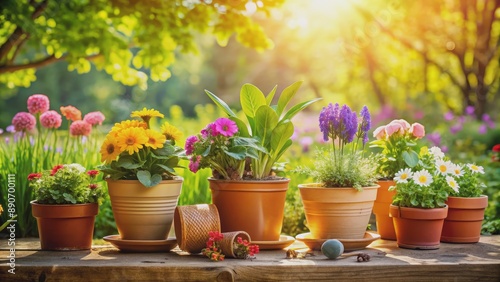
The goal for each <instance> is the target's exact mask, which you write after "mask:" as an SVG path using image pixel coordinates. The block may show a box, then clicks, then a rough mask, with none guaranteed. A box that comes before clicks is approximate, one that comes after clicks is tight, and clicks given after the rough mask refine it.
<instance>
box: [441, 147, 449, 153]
mask: <svg viewBox="0 0 500 282" xmlns="http://www.w3.org/2000/svg"><path fill="white" fill-rule="evenodd" d="M448 150H449V149H448V146H442V147H441V151H442V152H443V153H448Z"/></svg>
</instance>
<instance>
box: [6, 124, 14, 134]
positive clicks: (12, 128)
mask: <svg viewBox="0 0 500 282" xmlns="http://www.w3.org/2000/svg"><path fill="white" fill-rule="evenodd" d="M5 130H6V131H7V132H10V133H14V132H16V129H15V128H14V126H13V125H9V126H7V127H6V128H5Z"/></svg>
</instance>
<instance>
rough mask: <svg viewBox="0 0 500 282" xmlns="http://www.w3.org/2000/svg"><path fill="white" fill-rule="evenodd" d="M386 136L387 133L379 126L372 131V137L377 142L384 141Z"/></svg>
mask: <svg viewBox="0 0 500 282" xmlns="http://www.w3.org/2000/svg"><path fill="white" fill-rule="evenodd" d="M386 136H387V133H386V132H385V126H384V125H382V126H379V127H377V128H376V129H375V130H374V131H373V137H375V138H376V139H377V140H380V139H385V137H386Z"/></svg>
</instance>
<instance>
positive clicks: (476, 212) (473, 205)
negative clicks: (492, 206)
mask: <svg viewBox="0 0 500 282" xmlns="http://www.w3.org/2000/svg"><path fill="white" fill-rule="evenodd" d="M446 204H447V205H448V216H447V217H446V219H445V220H444V225H443V232H442V234H441V242H447V243H477V242H479V238H480V236H481V226H482V223H483V219H484V210H485V209H486V207H487V206H488V196H486V195H483V196H481V197H474V198H463V197H448V200H447V201H446Z"/></svg>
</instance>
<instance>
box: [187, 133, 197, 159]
mask: <svg viewBox="0 0 500 282" xmlns="http://www.w3.org/2000/svg"><path fill="white" fill-rule="evenodd" d="M198 141H199V139H198V137H197V136H196V135H193V136H189V137H188V138H187V139H186V145H185V146H184V149H185V150H186V155H191V154H192V153H193V152H194V144H195V143H196V142H198Z"/></svg>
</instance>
